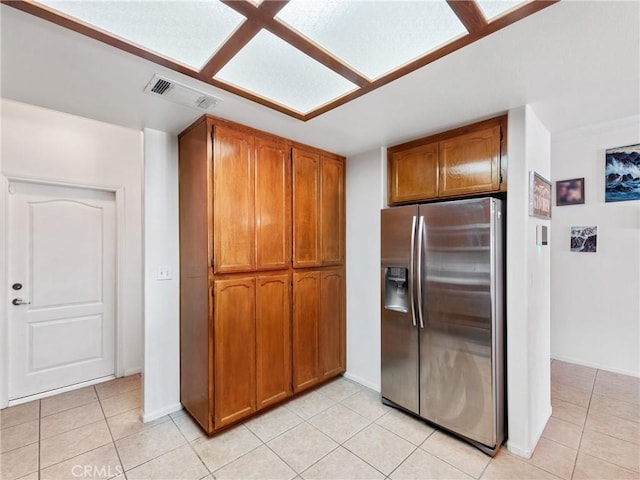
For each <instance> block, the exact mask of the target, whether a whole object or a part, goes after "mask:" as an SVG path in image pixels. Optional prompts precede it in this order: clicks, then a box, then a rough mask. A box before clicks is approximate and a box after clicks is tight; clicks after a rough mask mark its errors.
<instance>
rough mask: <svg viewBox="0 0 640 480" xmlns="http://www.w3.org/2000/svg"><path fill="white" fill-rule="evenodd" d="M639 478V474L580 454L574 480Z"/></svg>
mask: <svg viewBox="0 0 640 480" xmlns="http://www.w3.org/2000/svg"><path fill="white" fill-rule="evenodd" d="M638 478H640V476H639V475H638V473H637V472H632V471H631V470H627V469H625V468H622V467H618V466H617V465H613V464H611V463H609V462H605V461H604V460H600V459H599V458H596V457H592V456H591V455H587V454H585V453H579V454H578V460H577V461H576V467H575V469H574V472H573V480H603V479H610V480H613V479H616V480H626V479H629V480H631V479H633V480H638Z"/></svg>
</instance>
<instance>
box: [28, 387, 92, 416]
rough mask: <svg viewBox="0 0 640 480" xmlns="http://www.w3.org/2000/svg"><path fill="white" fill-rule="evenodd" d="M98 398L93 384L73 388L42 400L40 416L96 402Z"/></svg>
mask: <svg viewBox="0 0 640 480" xmlns="http://www.w3.org/2000/svg"><path fill="white" fill-rule="evenodd" d="M97 399H98V396H97V395H96V391H95V389H94V388H93V386H90V387H84V388H80V389H78V390H72V391H70V392H65V393H61V394H59V395H54V396H53V397H48V398H43V399H42V400H40V416H41V417H46V416H48V415H53V414H54V413H58V412H62V411H64V410H70V409H72V408H74V407H79V406H80V405H86V404H87V403H92V402H95V401H96V400H97Z"/></svg>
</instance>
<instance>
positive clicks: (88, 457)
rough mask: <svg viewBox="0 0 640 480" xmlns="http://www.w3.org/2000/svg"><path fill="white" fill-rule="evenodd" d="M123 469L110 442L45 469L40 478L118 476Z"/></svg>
mask: <svg viewBox="0 0 640 480" xmlns="http://www.w3.org/2000/svg"><path fill="white" fill-rule="evenodd" d="M123 471H124V470H123V469H122V465H121V464H120V460H119V459H118V454H117V453H116V449H115V447H114V446H113V443H109V444H107V445H104V446H102V447H98V448H96V449H94V450H91V451H89V452H86V453H83V454H81V455H78V456H77V457H73V458H70V459H69V460H66V461H64V462H61V463H58V464H56V465H52V466H50V467H47V468H45V469H43V470H42V472H41V473H40V480H67V479H68V480H72V479H75V478H86V479H89V478H101V479H106V478H113V477H117V476H118V475H120V474H122V472H123Z"/></svg>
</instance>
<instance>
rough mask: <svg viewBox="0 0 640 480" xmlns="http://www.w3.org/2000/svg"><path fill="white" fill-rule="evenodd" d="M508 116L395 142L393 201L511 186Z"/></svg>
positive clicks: (390, 162)
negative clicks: (398, 143)
mask: <svg viewBox="0 0 640 480" xmlns="http://www.w3.org/2000/svg"><path fill="white" fill-rule="evenodd" d="M506 130H507V117H506V116H502V117H497V118H494V119H490V120H485V121H483V122H479V123H475V124H472V125H467V126H465V127H461V128H457V129H455V130H450V131H447V132H443V133H440V134H437V135H432V136H429V137H425V138H421V139H418V140H413V141H411V142H407V143H404V144H401V145H396V146H394V147H391V148H389V149H388V151H387V154H388V155H387V176H388V179H387V189H388V201H389V204H390V205H397V204H402V203H412V202H419V201H424V200H430V199H434V198H439V197H457V196H466V195H475V194H481V193H491V192H499V191H506V167H507V158H506V151H507V149H506V138H507V136H506Z"/></svg>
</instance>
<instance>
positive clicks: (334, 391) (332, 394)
mask: <svg viewBox="0 0 640 480" xmlns="http://www.w3.org/2000/svg"><path fill="white" fill-rule="evenodd" d="M361 390H362V387H361V386H360V385H357V384H356V383H354V382H352V381H350V380H347V379H346V378H339V379H337V380H334V381H332V382H331V383H329V384H327V385H325V386H323V387H322V388H320V390H319V391H320V393H322V394H323V395H324V396H325V397H328V398H330V399H331V400H333V401H334V402H341V401H342V400H344V399H345V398H347V397H350V396H351V395H354V394H356V393H358V392H359V391H361Z"/></svg>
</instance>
